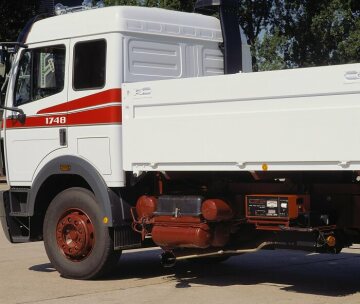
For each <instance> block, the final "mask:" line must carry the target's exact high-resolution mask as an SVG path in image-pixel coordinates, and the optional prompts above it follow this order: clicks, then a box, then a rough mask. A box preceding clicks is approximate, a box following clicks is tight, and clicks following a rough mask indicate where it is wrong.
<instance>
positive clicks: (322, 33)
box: [267, 0, 360, 68]
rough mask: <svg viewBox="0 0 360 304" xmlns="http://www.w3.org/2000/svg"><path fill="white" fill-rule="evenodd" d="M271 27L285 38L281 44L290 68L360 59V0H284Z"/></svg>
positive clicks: (279, 2)
mask: <svg viewBox="0 0 360 304" xmlns="http://www.w3.org/2000/svg"><path fill="white" fill-rule="evenodd" d="M274 11H275V12H276V13H275V18H274V19H273V23H272V24H271V25H270V27H269V28H268V29H267V32H268V33H269V34H270V35H275V36H278V35H281V36H283V37H284V38H285V39H284V40H283V44H280V45H279V46H278V48H279V50H280V51H279V52H280V53H282V54H283V58H284V62H285V63H286V67H288V68H291V67H308V66H320V65H329V64H339V63H348V62H354V61H357V62H359V61H360V52H359V47H360V41H359V40H360V29H359V27H360V24H359V15H360V5H359V1H358V0H317V1H312V0H281V1H278V2H277V3H276V5H275V9H274Z"/></svg>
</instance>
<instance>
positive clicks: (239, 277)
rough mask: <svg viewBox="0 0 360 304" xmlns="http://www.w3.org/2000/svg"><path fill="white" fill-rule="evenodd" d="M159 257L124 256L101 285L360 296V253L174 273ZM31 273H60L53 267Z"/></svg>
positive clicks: (244, 259) (233, 262)
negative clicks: (155, 281)
mask: <svg viewBox="0 0 360 304" xmlns="http://www.w3.org/2000/svg"><path fill="white" fill-rule="evenodd" d="M160 254H161V250H159V249H154V250H147V251H139V252H125V253H123V255H122V257H121V259H120V261H119V263H118V265H117V266H116V267H114V271H113V272H112V274H110V275H109V276H107V277H105V278H102V279H101V281H109V280H111V281H114V280H126V279H138V280H144V279H149V278H154V277H164V278H165V279H166V280H167V281H168V282H169V281H170V282H174V284H175V287H176V288H192V287H195V286H197V287H198V286H199V285H207V286H234V285H259V284H261V285H269V286H271V285H274V286H278V287H279V288H280V289H282V290H285V291H288V292H295V293H306V294H313V295H325V296H332V297H342V296H347V295H350V294H354V293H357V292H360V254H352V253H341V254H338V255H330V254H321V255H320V254H308V253H304V252H300V251H290V250H275V251H272V250H262V251H259V252H257V253H254V254H246V255H242V256H236V257H231V258H230V259H229V260H227V261H226V262H223V263H218V264H206V265H204V264H196V263H193V262H189V261H181V262H178V263H177V264H176V265H175V267H173V268H163V267H162V266H161V265H160V257H159V256H160ZM29 269H30V270H32V271H39V272H45V273H46V272H52V271H55V270H54V268H53V267H52V265H51V264H50V263H47V264H40V265H34V266H32V267H30V268H29Z"/></svg>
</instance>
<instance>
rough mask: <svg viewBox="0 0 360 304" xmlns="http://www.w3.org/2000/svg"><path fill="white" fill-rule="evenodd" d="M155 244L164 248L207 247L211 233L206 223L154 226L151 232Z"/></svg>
mask: <svg viewBox="0 0 360 304" xmlns="http://www.w3.org/2000/svg"><path fill="white" fill-rule="evenodd" d="M151 235H152V239H153V241H154V243H155V244H157V245H158V246H160V247H165V248H175V247H185V248H207V247H209V246H210V242H211V233H210V228H209V226H208V225H207V224H198V225H189V226H188V227H186V226H183V227H182V226H170V225H169V226H156V225H155V226H154V227H153V229H152V232H151Z"/></svg>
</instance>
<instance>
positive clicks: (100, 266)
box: [43, 188, 121, 279]
mask: <svg viewBox="0 0 360 304" xmlns="http://www.w3.org/2000/svg"><path fill="white" fill-rule="evenodd" d="M101 214H102V212H101V210H100V207H99V204H98V203H97V202H96V200H95V196H94V194H93V193H92V192H91V191H89V190H87V189H83V188H70V189H67V190H64V191H62V192H61V193H59V194H58V195H57V196H56V197H55V198H54V199H53V201H52V202H51V204H50V206H49V208H48V210H47V212H46V215H45V221H44V231H43V234H44V244H45V249H46V253H47V255H48V257H49V259H50V261H51V263H52V264H53V266H54V267H55V269H56V270H58V271H59V272H60V273H61V274H62V275H63V276H64V277H67V278H73V279H93V278H97V277H99V276H102V275H104V274H105V273H106V272H108V271H109V270H110V268H111V266H114V265H115V264H116V263H117V261H118V259H119V257H120V255H121V252H120V251H114V249H113V248H114V247H113V240H112V238H111V236H110V234H109V228H108V227H106V226H105V225H104V224H103V222H102V217H101Z"/></svg>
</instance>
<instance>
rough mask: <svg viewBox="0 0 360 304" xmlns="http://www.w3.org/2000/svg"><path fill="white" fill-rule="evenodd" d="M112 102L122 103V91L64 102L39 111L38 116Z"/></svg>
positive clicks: (112, 91) (116, 90)
mask: <svg viewBox="0 0 360 304" xmlns="http://www.w3.org/2000/svg"><path fill="white" fill-rule="evenodd" d="M112 102H121V89H110V90H107V91H104V92H100V93H96V94H93V95H89V96H85V97H82V98H78V99H75V100H71V101H69V102H64V103H61V104H59V105H56V106H52V107H49V108H45V109H42V110H40V111H38V112H37V114H47V113H56V112H68V111H73V110H79V109H82V108H88V107H93V106H98V105H104V104H108V103H112Z"/></svg>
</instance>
